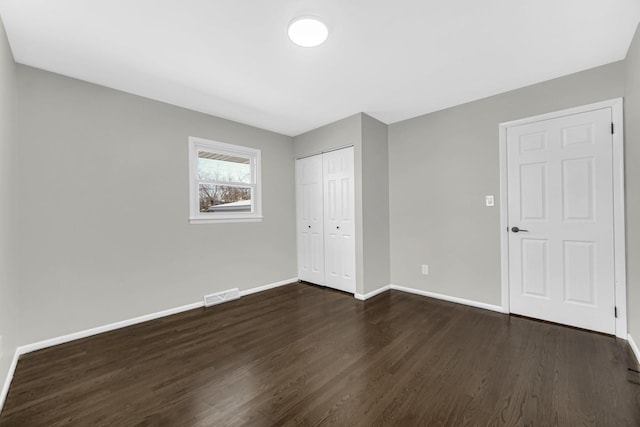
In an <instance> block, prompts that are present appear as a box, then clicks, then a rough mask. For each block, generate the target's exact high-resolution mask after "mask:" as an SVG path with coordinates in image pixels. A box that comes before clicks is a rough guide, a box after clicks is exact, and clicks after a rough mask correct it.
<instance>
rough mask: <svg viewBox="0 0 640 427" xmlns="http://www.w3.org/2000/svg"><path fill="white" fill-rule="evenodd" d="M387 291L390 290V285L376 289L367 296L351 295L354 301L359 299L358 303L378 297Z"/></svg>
mask: <svg viewBox="0 0 640 427" xmlns="http://www.w3.org/2000/svg"><path fill="white" fill-rule="evenodd" d="M389 289H391V285H387V286H383V287H381V288H378V289H376V290H375V291H371V292H369V293H367V294H358V293H355V294H353V296H354V297H355V299H359V300H360V301H366V300H368V299H369V298H373V297H375V296H376V295H380V294H381V293H383V292H386V291H388V290H389Z"/></svg>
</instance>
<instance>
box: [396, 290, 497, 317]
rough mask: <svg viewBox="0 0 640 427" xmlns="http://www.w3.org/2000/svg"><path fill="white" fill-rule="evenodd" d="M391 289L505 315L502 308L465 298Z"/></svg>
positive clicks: (421, 291)
mask: <svg viewBox="0 0 640 427" xmlns="http://www.w3.org/2000/svg"><path fill="white" fill-rule="evenodd" d="M390 288H391V289H393V290H394V291H402V292H408V293H410V294H416V295H421V296H423V297H429V298H435V299H439V300H443V301H448V302H453V303H456V304H463V305H468V306H471V307H476V308H482V309H484V310H490V311H497V312H498V313H505V312H504V310H503V309H502V307H500V306H499V305H493V304H487V303H485V302H479V301H472V300H468V299H464V298H458V297H452V296H449V295H443V294H437V293H435V292H429V291H423V290H420V289H413V288H407V287H405V286H398V285H391V286H390Z"/></svg>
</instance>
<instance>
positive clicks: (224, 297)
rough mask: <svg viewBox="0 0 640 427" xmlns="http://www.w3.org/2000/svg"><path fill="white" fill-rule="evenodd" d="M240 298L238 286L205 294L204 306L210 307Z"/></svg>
mask: <svg viewBox="0 0 640 427" xmlns="http://www.w3.org/2000/svg"><path fill="white" fill-rule="evenodd" d="M238 298H240V290H239V289H238V288H235V289H229V290H227V291H222V292H218V293H216V294H211V295H205V296H204V306H205V307H209V306H212V305H216V304H222V303H223V302H227V301H231V300H234V299H238Z"/></svg>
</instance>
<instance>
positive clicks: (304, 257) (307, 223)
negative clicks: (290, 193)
mask: <svg viewBox="0 0 640 427" xmlns="http://www.w3.org/2000/svg"><path fill="white" fill-rule="evenodd" d="M322 184H323V182H322V155H317V156H313V157H307V158H305V159H300V160H297V161H296V201H297V210H298V215H297V218H298V221H297V222H298V224H297V227H298V230H297V235H298V277H299V278H300V280H305V281H307V282H311V283H316V284H318V285H322V284H324V271H325V267H324V265H325V264H324V228H323V226H324V224H323V220H322V215H323V208H322V206H323V197H322Z"/></svg>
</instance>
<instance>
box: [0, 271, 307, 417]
mask: <svg viewBox="0 0 640 427" xmlns="http://www.w3.org/2000/svg"><path fill="white" fill-rule="evenodd" d="M297 281H298V278H297V277H295V278H291V279H287V280H282V281H280V282H276V283H270V284H268V285H264V286H259V287H256V288H251V289H247V290H244V291H241V292H240V296H245V295H250V294H254V293H256V292H262V291H266V290H268V289H273V288H277V287H278V286H283V285H288V284H289V283H293V282H297ZM201 307H204V301H199V302H194V303H192V304H187V305H183V306H180V307H174V308H170V309H168V310H163V311H158V312H155V313H150V314H145V315H144V316H138V317H134V318H132V319H127V320H122V321H119V322H115V323H110V324H108V325H103V326H98V327H96V328H91V329H85V330H84V331H79V332H74V333H71V334H67V335H62V336H60V337H55V338H50V339H47V340H43V341H38V342H35V343H32V344H27V345H23V346H20V347H18V348H16V351H15V354H14V356H13V361H12V363H11V367H10V368H9V372H8V373H7V378H6V379H5V382H4V385H3V387H2V394H0V411H2V408H3V407H4V402H5V400H6V398H7V394H8V393H9V387H10V386H11V380H12V379H13V374H14V373H15V369H16V365H17V364H18V359H19V358H20V356H21V355H23V354H27V353H31V352H33V351H37V350H42V349H45V348H48V347H53V346H54V345H58V344H64V343H67V342H70V341H75V340H78V339H81V338H87V337H90V336H93V335H97V334H101V333H103V332H109V331H113V330H116V329H120V328H125V327H127V326H132V325H136V324H138V323H143V322H148V321H149V320H154V319H159V318H161V317H166V316H171V315H172V314H178V313H182V312H184V311H189V310H193V309H196V308H201Z"/></svg>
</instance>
